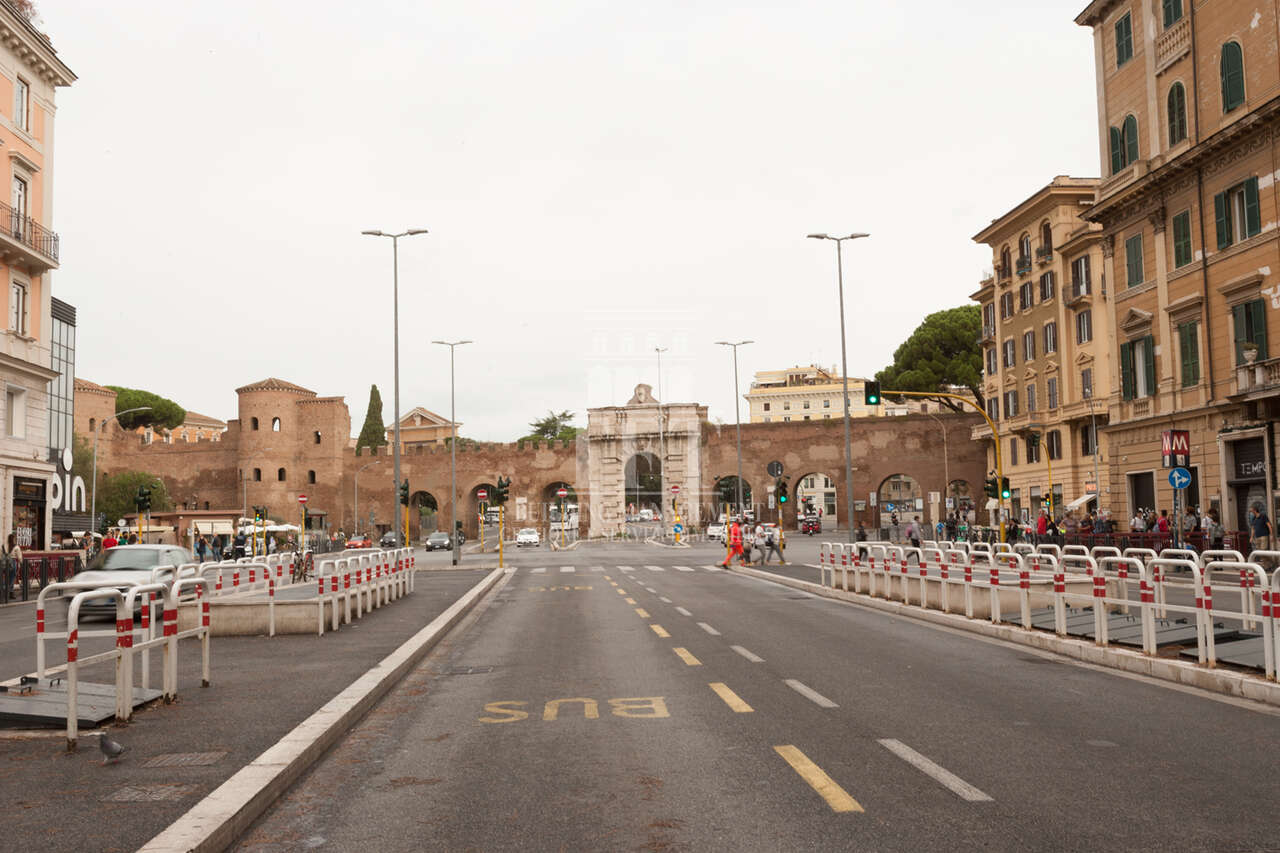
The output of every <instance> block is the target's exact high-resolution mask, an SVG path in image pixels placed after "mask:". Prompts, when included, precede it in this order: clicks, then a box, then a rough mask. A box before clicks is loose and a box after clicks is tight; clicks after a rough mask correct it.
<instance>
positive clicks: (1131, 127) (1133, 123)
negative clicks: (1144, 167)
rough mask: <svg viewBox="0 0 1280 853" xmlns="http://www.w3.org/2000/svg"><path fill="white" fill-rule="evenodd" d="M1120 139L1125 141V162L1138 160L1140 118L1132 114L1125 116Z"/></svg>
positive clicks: (1126, 163)
mask: <svg viewBox="0 0 1280 853" xmlns="http://www.w3.org/2000/svg"><path fill="white" fill-rule="evenodd" d="M1120 139H1121V141H1122V142H1124V164H1125V165H1126V166H1127V165H1129V164H1130V163H1136V162H1138V120H1137V119H1136V118H1134V117H1133V116H1132V115H1127V116H1125V117H1124V124H1122V125H1120Z"/></svg>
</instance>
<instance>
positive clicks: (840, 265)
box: [809, 233, 883, 542]
mask: <svg viewBox="0 0 1280 853" xmlns="http://www.w3.org/2000/svg"><path fill="white" fill-rule="evenodd" d="M870 236H871V235H870V234H862V233H855V234H850V235H849V236H847V237H832V236H830V235H827V234H810V235H809V238H810V239H813V240H831V241H832V242H834V243H835V244H836V283H837V286H838V289H839V294H840V372H841V374H843V375H842V376H841V381H842V382H843V384H844V494H845V501H844V502H845V525H846V526H847V527H848V529H849V530H848V536H849V541H850V542H852V541H853V438H852V436H851V434H850V424H849V353H848V349H847V347H846V345H845V330H844V253H843V250H842V244H843V243H844V241H845V240H857V239H859V238H861V237H870ZM882 393H883V392H882Z"/></svg>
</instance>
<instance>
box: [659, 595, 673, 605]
mask: <svg viewBox="0 0 1280 853" xmlns="http://www.w3.org/2000/svg"><path fill="white" fill-rule="evenodd" d="M658 600H659V601H661V602H662V603H663V604H670V603H671V599H669V598H667V597H666V596H665V595H662V596H659V597H658Z"/></svg>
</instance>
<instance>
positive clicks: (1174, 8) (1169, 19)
mask: <svg viewBox="0 0 1280 853" xmlns="http://www.w3.org/2000/svg"><path fill="white" fill-rule="evenodd" d="M1181 20H1182V0H1164V25H1165V28H1166V29H1167V28H1168V27H1172V26H1173V25H1174V24H1176V23H1178V21H1181Z"/></svg>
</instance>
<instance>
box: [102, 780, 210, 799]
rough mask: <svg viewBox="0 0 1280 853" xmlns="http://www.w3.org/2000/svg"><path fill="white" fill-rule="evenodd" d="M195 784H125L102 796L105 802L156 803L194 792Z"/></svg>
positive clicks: (179, 797)
mask: <svg viewBox="0 0 1280 853" xmlns="http://www.w3.org/2000/svg"><path fill="white" fill-rule="evenodd" d="M196 787H197V786H195V785H177V784H161V785H125V786H124V787H123V788H117V789H116V790H114V791H112V792H111V793H110V794H108V795H107V796H105V797H103V798H102V800H103V802H106V803H158V802H164V801H167V800H180V799H182V798H183V797H185V796H187V795H188V794H193V793H195V790H196Z"/></svg>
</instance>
